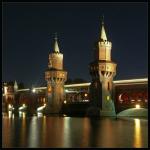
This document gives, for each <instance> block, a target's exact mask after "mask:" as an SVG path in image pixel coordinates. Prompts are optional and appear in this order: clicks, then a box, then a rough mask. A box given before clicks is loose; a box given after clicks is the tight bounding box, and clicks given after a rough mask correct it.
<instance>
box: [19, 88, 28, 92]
mask: <svg viewBox="0 0 150 150" xmlns="http://www.w3.org/2000/svg"><path fill="white" fill-rule="evenodd" d="M29 90H30V89H20V90H17V91H18V92H21V91H29Z"/></svg>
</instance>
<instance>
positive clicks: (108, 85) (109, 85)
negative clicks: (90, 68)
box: [108, 82, 110, 90]
mask: <svg viewBox="0 0 150 150" xmlns="http://www.w3.org/2000/svg"><path fill="white" fill-rule="evenodd" d="M108 90H110V85H109V82H108Z"/></svg>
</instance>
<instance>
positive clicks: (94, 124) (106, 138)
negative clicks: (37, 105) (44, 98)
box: [2, 114, 148, 148]
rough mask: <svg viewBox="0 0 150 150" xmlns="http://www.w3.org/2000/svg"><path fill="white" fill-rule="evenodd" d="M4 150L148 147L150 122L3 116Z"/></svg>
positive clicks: (123, 119)
mask: <svg viewBox="0 0 150 150" xmlns="http://www.w3.org/2000/svg"><path fill="white" fill-rule="evenodd" d="M2 147H3V148H6V147H7V148H8V147H28V148H29V147H31V148H41V147H43V148H44V147H49V148H52V147H58V148H65V147H67V148H72V147H75V148H86V147H99V148H137V147H145V148H146V147H148V120H146V119H138V118H120V119H119V118H118V119H115V118H88V117H46V116H42V115H40V116H32V117H27V116H26V115H25V114H23V115H22V116H21V117H19V116H18V117H17V116H14V115H3V117H2Z"/></svg>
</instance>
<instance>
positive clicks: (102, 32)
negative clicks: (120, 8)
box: [100, 16, 107, 41]
mask: <svg viewBox="0 0 150 150" xmlns="http://www.w3.org/2000/svg"><path fill="white" fill-rule="evenodd" d="M100 40H103V41H105V40H106V41H107V36H106V32H105V28H104V16H103V18H102V23H101V36H100Z"/></svg>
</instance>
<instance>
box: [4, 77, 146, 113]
mask: <svg viewBox="0 0 150 150" xmlns="http://www.w3.org/2000/svg"><path fill="white" fill-rule="evenodd" d="M113 82H114V90H113V99H114V103H115V107H116V112H117V113H120V112H121V111H124V110H126V109H130V108H136V107H141V108H147V107H148V92H147V89H148V88H147V83H148V79H147V78H143V79H131V80H118V81H113ZM89 85H90V83H80V84H69V85H64V89H65V95H66V96H65V98H64V101H63V111H64V113H65V112H67V113H70V114H71V112H76V113H80V112H85V110H86V109H87V108H88V107H89V105H90V101H89ZM46 89H47V87H35V88H32V89H29V88H28V89H19V90H17V91H16V92H14V90H12V91H11V90H10V91H11V92H10V91H9V92H8V93H6V92H5V93H3V100H2V105H3V107H2V108H3V112H7V111H12V112H15V111H16V112H31V113H38V112H42V111H43V110H44V108H45V107H46V103H47V96H46Z"/></svg>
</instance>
